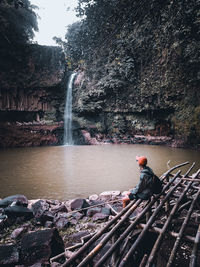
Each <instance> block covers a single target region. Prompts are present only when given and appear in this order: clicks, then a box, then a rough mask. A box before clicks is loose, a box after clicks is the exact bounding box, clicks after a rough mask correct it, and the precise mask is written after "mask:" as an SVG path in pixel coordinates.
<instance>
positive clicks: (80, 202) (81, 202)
mask: <svg viewBox="0 0 200 267" xmlns="http://www.w3.org/2000/svg"><path fill="white" fill-rule="evenodd" d="M89 206H90V205H89V204H88V203H87V201H86V200H85V199H83V198H77V199H75V200H73V201H72V202H71V204H70V208H71V210H79V209H84V208H87V207H89Z"/></svg>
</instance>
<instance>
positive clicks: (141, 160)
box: [136, 156, 147, 166]
mask: <svg viewBox="0 0 200 267" xmlns="http://www.w3.org/2000/svg"><path fill="white" fill-rule="evenodd" d="M136 160H137V161H138V164H139V165H141V166H145V165H147V158H146V157H145V156H140V157H138V156H136Z"/></svg>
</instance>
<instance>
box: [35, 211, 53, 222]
mask: <svg viewBox="0 0 200 267" xmlns="http://www.w3.org/2000/svg"><path fill="white" fill-rule="evenodd" d="M38 219H39V220H40V222H41V224H42V225H44V224H45V223H46V222H47V221H53V220H54V215H53V213H52V212H51V211H46V210H45V211H44V212H43V213H42V214H41V215H40V217H39V218H38Z"/></svg>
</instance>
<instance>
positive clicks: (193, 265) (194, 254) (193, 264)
mask: <svg viewBox="0 0 200 267" xmlns="http://www.w3.org/2000/svg"><path fill="white" fill-rule="evenodd" d="M199 243H200V224H199V227H198V230H197V234H196V237H195V242H194V247H193V250H192V255H191V258H190V265H189V267H197V253H198V247H199Z"/></svg>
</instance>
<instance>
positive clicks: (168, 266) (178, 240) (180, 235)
mask: <svg viewBox="0 0 200 267" xmlns="http://www.w3.org/2000/svg"><path fill="white" fill-rule="evenodd" d="M199 194H200V189H199V191H198V192H197V194H196V196H195V198H194V200H193V201H192V204H191V206H190V209H189V211H188V214H187V216H186V217H185V220H184V222H183V224H182V226H181V229H180V231H179V235H178V237H177V238H176V242H175V244H174V247H173V249H172V251H171V254H170V257H169V260H168V263H167V267H171V266H172V263H173V260H174V258H175V255H176V252H177V249H178V246H179V244H180V242H181V239H182V237H183V233H184V231H185V228H186V226H187V223H188V221H189V219H190V216H191V214H192V211H193V209H194V205H195V203H196V201H197V199H198V197H199Z"/></svg>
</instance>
